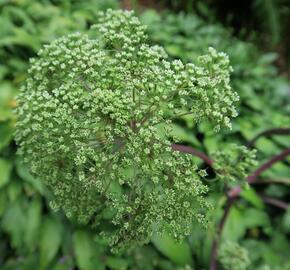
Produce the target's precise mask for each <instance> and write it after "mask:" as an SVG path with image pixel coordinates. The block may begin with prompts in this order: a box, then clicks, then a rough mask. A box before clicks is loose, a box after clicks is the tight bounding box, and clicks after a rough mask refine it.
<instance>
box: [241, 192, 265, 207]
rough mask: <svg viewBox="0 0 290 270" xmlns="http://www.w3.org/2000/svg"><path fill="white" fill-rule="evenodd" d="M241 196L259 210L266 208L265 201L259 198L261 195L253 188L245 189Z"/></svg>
mask: <svg viewBox="0 0 290 270" xmlns="http://www.w3.org/2000/svg"><path fill="white" fill-rule="evenodd" d="M240 195H241V197H243V198H244V199H245V200H247V201H248V202H250V203H251V204H253V205H254V206H256V207H257V208H259V209H263V208H264V202H263V200H262V199H261V198H260V197H259V195H258V194H257V193H256V191H255V190H254V189H253V188H251V187H248V188H246V189H244V190H243V191H242V192H241V194H240Z"/></svg>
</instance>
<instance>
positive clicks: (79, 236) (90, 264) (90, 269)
mask: <svg viewBox="0 0 290 270" xmlns="http://www.w3.org/2000/svg"><path fill="white" fill-rule="evenodd" d="M73 242H74V251H75V255H76V260H77V265H78V267H79V268H80V269H81V270H99V269H104V265H103V263H102V262H100V261H99V260H98V257H99V256H98V253H97V249H96V246H95V245H94V242H93V240H92V236H91V235H90V234H89V233H88V232H87V231H85V230H78V231H76V232H75V233H74V236H73Z"/></svg>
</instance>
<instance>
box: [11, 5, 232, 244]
mask: <svg viewBox="0 0 290 270" xmlns="http://www.w3.org/2000/svg"><path fill="white" fill-rule="evenodd" d="M146 42H147V36H146V34H145V27H144V26H142V25H141V24H140V22H139V20H138V19H137V18H136V17H134V14H133V12H130V11H112V10H108V11H107V12H106V13H102V14H100V21H99V24H97V25H95V26H94V27H93V28H92V29H91V32H90V33H89V35H84V34H80V33H76V34H72V35H69V36H67V37H63V38H60V39H58V40H56V41H54V42H52V43H51V44H49V45H46V46H45V47H44V48H43V49H42V50H40V51H39V54H38V56H39V57H38V58H37V59H32V60H31V67H30V69H29V77H28V79H27V81H26V84H25V86H24V87H23V89H22V91H21V93H20V94H19V96H18V108H17V114H18V122H17V127H16V136H15V137H16V141H17V143H18V144H19V154H21V155H23V157H24V161H25V162H27V163H28V164H29V166H30V168H31V171H32V172H33V173H34V174H35V175H36V176H38V177H39V178H40V179H42V180H43V181H45V183H46V184H47V185H48V186H49V187H50V189H51V190H52V191H53V194H54V197H55V200H54V201H53V202H52V203H51V205H52V207H53V208H55V209H58V208H62V209H63V210H64V212H65V213H66V215H67V216H68V217H70V218H72V219H75V220H77V221H78V222H81V223H83V224H91V225H92V226H94V228H95V230H96V231H100V232H102V233H103V234H104V235H106V236H107V237H108V239H109V242H110V244H111V245H112V246H113V247H115V248H124V247H129V246H132V245H136V244H137V245H141V244H143V243H145V242H147V241H148V240H149V239H150V237H151V236H152V234H153V233H160V234H161V233H163V232H164V231H167V232H169V233H170V234H171V235H173V236H174V237H175V238H176V239H182V238H183V237H184V236H186V235H188V234H189V233H190V228H191V224H192V221H193V220H196V221H198V222H201V223H205V222H206V213H207V210H208V208H209V204H208V202H207V201H206V199H205V197H204V195H205V193H206V192H207V187H206V186H205V185H204V184H203V183H202V182H201V179H200V174H199V171H198V168H197V166H196V165H195V163H194V161H193V160H192V158H191V156H189V155H186V154H181V153H179V152H174V151H173V150H172V148H171V142H170V140H169V138H170V123H171V121H172V119H173V118H175V117H178V116H179V115H180V114H185V113H188V114H193V115H194V119H195V121H200V120H201V119H203V118H206V119H209V120H210V121H212V122H213V124H214V125H215V129H216V130H218V129H220V128H221V127H222V126H226V127H230V118H231V117H235V116H236V115H237V113H236V110H235V106H234V105H235V102H236V101H237V100H238V96H237V94H236V93H235V92H233V91H232V90H231V88H230V86H229V73H230V71H231V67H230V65H229V60H228V57H227V56H226V55H225V54H224V53H217V52H216V51H215V50H214V49H213V48H210V49H209V51H208V54H207V55H205V56H201V57H200V58H198V59H197V61H196V63H195V64H191V63H190V64H183V63H182V62H181V61H179V60H175V61H173V62H169V61H167V60H166V58H167V56H166V53H165V52H164V50H163V49H162V48H160V47H158V46H150V45H149V44H148V43H146Z"/></svg>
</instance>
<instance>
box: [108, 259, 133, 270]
mask: <svg viewBox="0 0 290 270" xmlns="http://www.w3.org/2000/svg"><path fill="white" fill-rule="evenodd" d="M106 265H107V266H109V267H110V269H112V270H126V269H127V268H128V262H127V261H126V260H125V259H121V258H118V257H113V256H109V257H108V258H107V260H106Z"/></svg>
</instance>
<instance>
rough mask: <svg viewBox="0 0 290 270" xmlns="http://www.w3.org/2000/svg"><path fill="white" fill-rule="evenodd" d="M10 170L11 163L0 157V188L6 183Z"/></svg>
mask: <svg viewBox="0 0 290 270" xmlns="http://www.w3.org/2000/svg"><path fill="white" fill-rule="evenodd" d="M11 170H12V163H11V162H10V161H8V160H6V159H4V158H0V188H1V187H3V186H4V185H6V184H7V183H8V181H9V179H10V174H11Z"/></svg>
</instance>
